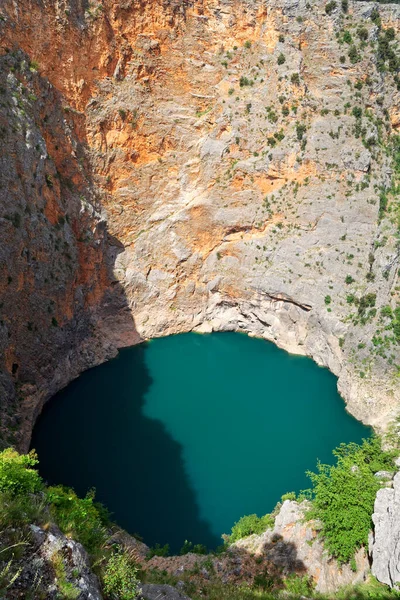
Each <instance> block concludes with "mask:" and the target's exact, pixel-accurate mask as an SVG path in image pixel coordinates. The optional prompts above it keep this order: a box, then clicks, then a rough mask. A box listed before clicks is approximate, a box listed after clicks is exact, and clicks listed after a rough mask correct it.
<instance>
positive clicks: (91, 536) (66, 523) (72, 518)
mask: <svg viewBox="0 0 400 600" xmlns="http://www.w3.org/2000/svg"><path fill="white" fill-rule="evenodd" d="M46 496H47V499H48V501H49V502H50V504H51V506H50V511H51V514H52V515H53V517H54V520H55V522H56V523H57V525H58V526H59V528H60V529H61V531H62V532H63V533H65V534H66V535H67V536H70V537H72V538H73V539H75V540H77V541H78V542H80V543H81V544H82V545H83V546H85V548H86V550H87V551H88V552H89V553H94V552H96V551H98V550H99V549H100V548H101V546H102V545H103V543H104V541H105V539H106V534H105V530H104V527H103V523H102V518H101V516H100V514H99V511H98V510H97V508H96V506H95V503H94V502H93V499H94V492H89V493H88V494H87V495H86V496H85V498H78V496H77V495H76V494H75V492H74V491H73V490H72V489H71V488H66V487H63V486H61V485H59V486H55V487H49V488H48V489H47V490H46Z"/></svg>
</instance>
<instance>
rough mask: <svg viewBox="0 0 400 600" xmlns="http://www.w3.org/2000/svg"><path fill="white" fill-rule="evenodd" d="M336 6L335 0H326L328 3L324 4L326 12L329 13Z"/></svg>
mask: <svg viewBox="0 0 400 600" xmlns="http://www.w3.org/2000/svg"><path fill="white" fill-rule="evenodd" d="M336 7H337V3H336V2H335V0H331V2H328V4H326V6H325V12H326V14H327V15H331V14H332V13H333V11H334V10H335V8H336Z"/></svg>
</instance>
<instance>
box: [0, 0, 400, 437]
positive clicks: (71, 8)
mask: <svg viewBox="0 0 400 600" xmlns="http://www.w3.org/2000/svg"><path fill="white" fill-rule="evenodd" d="M372 8H373V5H372V4H371V3H366V2H354V3H352V2H350V3H349V9H348V12H347V13H344V12H343V11H342V9H341V8H340V6H339V5H338V6H337V7H336V8H335V9H334V10H333V11H332V12H331V13H330V14H327V13H326V11H325V4H324V3H323V2H319V1H318V2H315V3H313V4H312V6H311V5H309V4H307V3H306V2H305V0H299V1H296V2H292V1H289V0H278V1H274V2H259V1H258V0H252V1H250V0H249V1H246V2H245V1H243V2H239V1H236V0H229V1H224V2H222V1H220V0H210V1H209V2H205V3H204V2H203V3H198V2H193V3H184V4H182V3H180V2H173V1H164V2H161V0H159V1H157V2H142V3H141V4H140V7H138V5H137V4H136V3H133V2H130V1H124V2H119V1H115V0H104V1H103V2H96V3H92V4H91V5H90V6H88V7H86V8H85V7H84V6H83V5H82V4H81V3H80V2H76V1H75V0H67V1H66V2H63V3H50V4H46V5H43V3H41V2H38V1H37V0H33V1H32V2H30V3H29V8H28V3H27V6H25V4H24V1H22V2H21V3H18V7H17V6H16V5H15V3H13V2H11V0H5V1H4V2H3V3H2V7H1V19H0V33H1V35H2V39H3V45H2V50H1V54H2V56H1V61H2V68H3V72H4V73H5V77H4V78H3V79H4V82H5V83H4V85H3V87H2V89H3V92H2V94H3V96H4V102H3V103H2V106H1V110H2V111H3V117H2V121H1V122H2V124H3V125H2V127H3V129H2V135H3V138H4V143H3V144H2V152H3V154H4V158H3V161H4V162H3V163H2V164H4V168H3V169H2V177H4V182H3V184H2V188H1V190H0V191H1V193H2V194H3V195H2V197H1V198H2V199H1V210H2V213H1V215H0V218H1V221H0V224H1V226H2V229H3V230H4V234H2V236H3V238H2V239H5V240H6V243H5V244H3V247H2V253H3V256H2V265H3V280H2V284H1V285H2V289H1V293H2V298H3V297H4V302H2V308H1V310H2V329H1V336H2V337H1V338H0V339H1V344H2V346H1V347H2V353H3V356H4V357H5V358H4V362H3V366H2V369H3V375H2V402H3V412H4V415H5V419H6V420H7V419H9V420H10V419H11V420H12V423H11V424H12V427H13V428H14V429H15V431H16V433H15V438H16V439H17V441H18V439H20V440H21V441H22V445H24V444H25V446H26V444H27V440H28V438H29V430H30V427H31V426H32V423H33V421H34V418H35V416H36V415H37V413H38V412H39V410H40V408H41V406H42V404H43V402H44V401H45V400H46V399H47V398H48V397H49V396H50V395H51V394H52V393H54V392H55V391H56V390H57V389H58V388H59V387H62V386H63V385H65V383H66V382H67V381H68V380H69V379H71V378H72V377H74V376H76V375H77V374H78V373H79V372H80V371H82V370H83V369H84V368H87V367H88V366H90V365H92V364H96V363H98V362H100V361H102V360H105V359H106V358H107V357H109V356H111V355H112V354H114V353H115V352H116V348H117V347H120V346H123V345H128V344H132V343H136V342H137V341H139V340H140V339H144V338H150V337H154V336H160V335H167V334H171V333H177V332H180V331H188V330H197V331H212V330H240V331H246V332H248V333H250V334H251V335H258V336H261V337H264V338H265V339H268V340H272V341H274V342H275V343H277V344H278V345H280V346H282V347H283V348H286V349H287V350H289V351H291V352H297V353H301V354H306V355H309V356H311V357H312V358H314V360H315V361H316V362H317V363H318V364H320V365H324V366H327V367H328V368H329V369H331V370H332V371H333V372H334V373H335V374H336V375H338V377H339V389H340V391H341V393H342V394H343V396H344V398H345V400H346V402H347V405H348V408H349V410H350V411H351V412H352V413H353V414H354V415H355V416H356V417H357V418H359V419H362V420H363V421H364V422H367V423H370V424H373V425H375V426H376V427H378V428H379V427H381V428H383V427H385V426H386V425H387V424H388V422H389V421H391V420H392V418H393V417H394V416H395V415H396V414H397V411H398V401H399V385H398V379H397V377H396V373H397V366H396V365H398V361H399V344H398V341H399V339H400V338H399V337H398V331H397V330H398V327H399V325H398V324H397V318H398V317H397V316H394V313H393V311H394V310H395V309H396V307H397V306H398V303H399V280H398V264H399V251H398V238H397V233H396V232H397V226H398V224H397V216H396V215H397V211H398V206H397V204H396V202H397V200H396V198H395V197H393V196H390V194H389V195H388V199H387V201H384V200H382V194H385V193H386V192H387V190H389V188H390V186H391V181H392V174H393V169H394V165H393V163H392V155H393V152H392V150H391V147H392V146H391V143H392V142H391V138H390V136H392V135H393V134H395V133H396V132H397V130H398V127H399V124H400V117H399V114H398V104H399V92H398V90H397V83H396V81H397V80H396V74H395V73H394V72H393V70H391V69H390V68H389V67H388V68H387V69H386V72H385V71H384V70H382V68H381V67H380V66H379V60H381V59H380V58H379V56H378V42H377V40H378V38H379V36H380V35H383V34H382V31H380V30H379V22H378V21H377V20H376V19H375V20H372V18H371V16H373V15H372ZM379 11H380V14H381V22H382V27H383V30H384V29H385V28H388V27H393V28H394V29H393V32H394V35H395V36H396V35H397V32H398V30H399V25H400V19H399V17H400V9H399V7H398V6H391V5H384V6H379ZM346 32H347V33H346ZM360 32H361V33H360ZM349 35H350V38H349ZM390 35H392V34H390ZM346 40H347V41H346ZM389 43H390V44H392V46H393V47H395V41H394V40H392V41H390V42H389ZM377 66H378V67H379V70H378V68H377ZM10 149H11V151H10ZM29 210H30V211H31V213H29ZM106 224H107V227H108V233H107V231H106V229H105V227H106ZM33 232H34V233H35V235H33ZM10 278H11V280H10ZM382 307H386V309H385V311H384V313H381V308H382ZM46 311H47V312H46ZM21 421H22V422H21ZM24 421H26V422H25V424H24Z"/></svg>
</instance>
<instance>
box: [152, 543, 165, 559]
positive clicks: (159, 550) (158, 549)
mask: <svg viewBox="0 0 400 600" xmlns="http://www.w3.org/2000/svg"><path fill="white" fill-rule="evenodd" d="M153 556H169V544H165V546H161V544H156V545H155V546H153V547H152V548H150V549H149V551H148V553H147V556H146V558H148V559H150V558H153Z"/></svg>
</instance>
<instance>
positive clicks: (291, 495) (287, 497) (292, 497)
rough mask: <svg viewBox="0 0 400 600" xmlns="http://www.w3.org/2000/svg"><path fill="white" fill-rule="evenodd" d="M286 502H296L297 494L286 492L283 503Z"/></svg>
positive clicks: (282, 499)
mask: <svg viewBox="0 0 400 600" xmlns="http://www.w3.org/2000/svg"><path fill="white" fill-rule="evenodd" d="M285 500H296V492H286V494H283V496H282V497H281V501H282V502H285Z"/></svg>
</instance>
